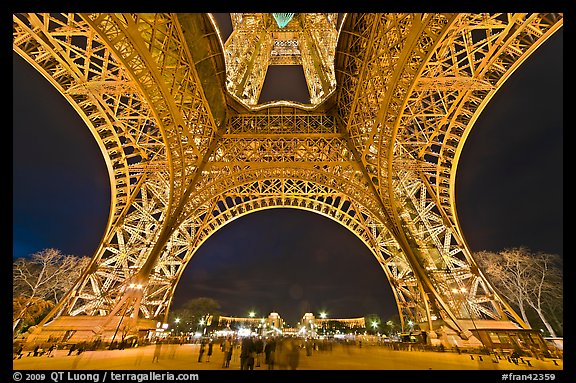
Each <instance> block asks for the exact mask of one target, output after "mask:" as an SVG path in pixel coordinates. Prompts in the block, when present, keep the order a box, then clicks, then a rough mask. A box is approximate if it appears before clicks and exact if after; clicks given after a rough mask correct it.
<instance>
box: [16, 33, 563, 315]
mask: <svg viewBox="0 0 576 383" xmlns="http://www.w3.org/2000/svg"><path fill="white" fill-rule="evenodd" d="M276 69H277V71H278V72H280V73H284V75H282V76H281V77H282V78H283V79H284V80H283V81H284V84H290V83H291V82H290V81H287V80H286V75H285V73H286V72H282V70H283V69H285V68H276ZM288 69H290V70H293V69H294V68H288ZM274 77H276V78H277V77H278V75H276V76H274ZM266 81H267V83H268V84H266V85H265V92H266V93H267V92H269V91H271V92H272V91H279V92H281V93H280V95H273V94H272V95H267V94H265V95H263V96H262V98H261V101H263V99H264V98H266V97H267V98H269V99H275V98H290V99H294V98H295V97H296V96H295V95H294V94H293V93H289V92H292V90H291V88H290V87H286V86H278V85H276V84H279V83H276V84H275V83H274V82H273V79H272V78H270V79H267V80H266ZM298 81H299V80H298ZM296 82H297V81H293V82H292V83H296ZM282 92H283V93H282ZM562 174H563V31H562V30H560V31H559V32H557V33H556V34H555V35H553V36H552V37H551V38H550V39H549V40H548V41H547V42H545V44H544V45H543V46H541V47H540V48H539V49H538V50H537V51H536V52H535V53H534V54H533V55H532V56H531V57H530V58H529V59H528V60H527V61H526V62H525V63H524V64H523V65H522V66H521V68H520V69H519V70H517V71H516V73H514V74H513V75H512V77H511V78H510V79H509V80H508V81H507V82H506V84H505V85H504V87H503V88H502V89H501V90H500V91H499V92H498V93H497V94H496V95H495V97H493V99H492V100H491V102H490V104H489V105H488V106H487V108H486V109H485V110H484V112H483V113H482V115H481V116H480V118H479V119H478V121H477V122H476V125H475V127H474V129H473V130H472V133H471V134H470V136H469V138H468V140H467V142H466V144H465V148H464V152H463V154H462V157H461V160H460V164H459V170H458V177H457V185H456V193H457V204H458V214H459V218H460V223H461V225H462V228H463V230H464V234H465V236H466V240H467V242H468V244H469V245H470V247H471V250H472V251H480V250H491V251H500V250H503V249H505V248H510V247H517V246H526V247H528V248H529V249H530V250H532V251H534V252H537V251H543V252H547V253H553V254H559V255H563V175H562ZM12 202H13V240H12V244H13V251H12V254H13V258H17V257H23V256H28V255H30V254H32V253H34V252H37V251H41V250H43V249H45V248H57V249H60V250H61V251H62V252H63V253H65V254H73V255H79V256H92V255H93V252H94V251H95V249H96V247H97V246H98V244H99V243H100V239H101V237H102V235H103V234H104V228H105V225H106V220H107V218H108V211H109V203H110V190H109V183H108V176H107V172H106V167H105V164H104V160H103V159H102V155H101V153H100V151H99V149H98V147H97V144H96V142H95V140H94V138H93V137H92V136H91V133H90V132H89V130H88V129H87V128H86V126H85V125H84V123H83V121H82V120H81V119H80V117H78V116H77V115H76V113H75V112H74V111H73V109H72V108H71V107H70V105H68V104H67V101H66V100H65V99H64V98H63V97H61V96H60V95H59V93H58V92H57V91H56V90H55V89H53V88H52V87H51V85H50V84H48V82H47V81H45V80H44V78H43V77H41V75H40V74H38V73H37V72H36V71H35V70H34V69H33V68H32V67H31V66H30V65H28V64H26V63H25V62H24V61H23V60H22V59H21V58H20V57H19V56H18V55H17V54H16V53H14V54H13V201H12ZM201 296H204V297H211V298H214V299H216V300H217V301H218V302H219V303H220V305H221V311H222V312H223V313H224V314H227V315H237V316H245V315H247V313H248V312H249V311H251V310H254V311H256V312H257V314H258V315H267V314H268V313H270V312H271V311H277V312H279V313H280V315H281V316H282V317H283V318H284V319H285V320H287V321H288V322H289V323H295V322H296V321H298V320H299V319H300V318H301V316H302V314H303V313H304V312H314V313H318V312H320V311H326V312H327V313H328V315H329V316H330V317H333V318H335V317H358V316H364V315H366V314H370V313H375V314H378V315H380V316H381V317H382V318H383V319H388V318H389V317H390V316H392V315H394V314H396V313H397V310H396V307H395V304H394V301H393V299H392V292H391V289H390V287H389V284H388V282H387V280H386V277H385V274H384V272H383V271H382V269H381V268H380V267H379V266H378V263H377V262H376V260H375V258H374V257H373V256H372V255H371V253H370V252H369V250H368V249H367V248H366V247H365V246H364V245H363V243H362V242H361V241H360V240H359V239H357V238H356V237H355V236H354V235H353V234H352V233H350V232H348V231H347V230H346V229H345V228H344V227H342V226H340V225H339V224H338V223H336V222H334V221H332V220H329V219H328V218H325V217H323V216H320V215H318V214H314V213H311V212H307V211H302V210H295V209H271V210H266V211H262V212H257V213H253V214H249V215H247V216H244V217H243V218H240V219H237V220H235V221H233V222H231V223H229V224H227V225H226V226H224V227H223V228H222V229H220V230H219V231H218V232H216V233H215V234H214V235H213V236H212V237H210V238H209V239H208V240H207V241H206V242H205V244H204V245H203V246H202V247H201V248H200V249H199V251H198V252H197V253H196V255H195V256H194V257H193V259H192V260H191V261H190V263H189V265H188V268H187V269H186V271H185V273H184V275H183V277H182V279H181V281H180V284H179V286H178V288H177V290H176V294H175V297H174V303H173V307H178V306H179V305H180V304H181V303H183V302H185V301H186V300H187V299H189V298H195V297H201Z"/></svg>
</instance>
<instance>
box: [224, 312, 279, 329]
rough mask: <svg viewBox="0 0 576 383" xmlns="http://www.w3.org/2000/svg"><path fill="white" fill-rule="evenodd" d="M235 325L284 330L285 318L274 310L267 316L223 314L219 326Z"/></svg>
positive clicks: (230, 326)
mask: <svg viewBox="0 0 576 383" xmlns="http://www.w3.org/2000/svg"><path fill="white" fill-rule="evenodd" d="M233 325H240V326H243V327H249V328H257V327H260V328H262V327H263V328H264V329H267V328H269V329H274V328H275V329H278V330H282V328H283V327H284V320H283V319H282V318H281V317H280V315H279V314H278V313H275V312H272V313H270V315H268V317H267V318H264V317H260V318H256V317H232V316H224V315H221V316H220V318H219V319H218V326H219V327H220V326H224V327H228V328H232V326H233Z"/></svg>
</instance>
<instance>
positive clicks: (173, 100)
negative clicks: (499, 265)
mask: <svg viewBox="0 0 576 383" xmlns="http://www.w3.org/2000/svg"><path fill="white" fill-rule="evenodd" d="M230 16H231V22H232V32H231V34H230V35H229V37H227V38H224V36H223V35H222V32H221V30H220V28H219V26H218V23H217V22H216V19H215V17H214V15H212V14H208V13H177V14H169V13H145V14H132V13H131V14H128V13H124V14H117V13H115V14H105V13H86V14H82V13H81V14H78V13H62V14H52V13H51V14H40V13H37V14H36V13H30V14H14V15H13V49H14V51H15V52H17V53H18V54H19V55H20V56H22V57H23V58H24V59H25V60H26V61H28V62H29V63H30V64H31V65H33V66H34V67H35V68H36V69H37V70H38V71H39V72H41V73H42V75H43V76H44V77H45V78H46V79H47V80H48V81H50V82H51V83H52V85H54V87H56V88H57V89H58V90H59V91H60V93H61V94H62V96H63V97H65V98H66V99H67V100H68V101H69V102H70V104H71V105H72V106H73V107H74V109H75V110H76V111H77V112H78V113H79V115H80V116H81V117H82V118H83V120H84V121H85V123H86V126H87V127H88V129H90V131H91V132H92V134H93V136H94V137H95V139H96V140H97V142H98V144H99V146H100V149H101V151H102V154H103V157H104V159H105V161H106V165H107V168H108V171H109V177H110V183H111V189H112V190H111V196H112V198H111V205H110V214H109V219H108V223H107V226H106V229H105V235H104V236H103V237H102V239H101V242H100V244H99V246H98V248H97V249H95V251H94V254H93V257H92V260H91V262H90V264H89V266H88V268H87V269H86V270H84V272H83V274H82V276H81V277H80V278H79V280H78V281H77V283H76V285H75V286H74V288H73V289H71V290H70V291H69V292H68V294H67V295H66V296H65V297H64V299H62V300H61V301H60V303H59V304H58V305H57V306H56V307H54V309H53V310H52V311H51V312H50V313H49V314H48V315H47V316H46V317H45V318H44V319H43V320H42V321H41V323H40V324H39V325H38V326H37V327H36V328H35V330H34V331H33V332H32V333H31V334H30V335H29V339H30V340H39V339H45V338H47V337H48V336H51V335H52V336H65V334H68V335H66V336H70V334H72V333H73V334H74V335H73V337H76V339H94V338H100V339H103V340H111V339H113V338H114V337H115V336H116V334H117V333H118V332H119V331H121V332H124V333H128V332H133V333H135V332H137V331H138V330H143V329H154V328H156V327H157V326H159V325H160V324H162V323H165V322H166V320H167V315H168V312H169V309H170V304H171V301H172V297H173V294H174V291H175V289H176V286H177V284H178V281H179V279H180V277H181V275H182V273H183V271H184V269H185V267H186V265H187V264H188V262H189V261H190V259H191V258H192V256H193V255H194V254H195V252H196V251H197V250H198V249H199V247H200V246H201V245H202V244H203V242H204V241H205V240H206V239H207V238H208V237H209V236H210V235H211V234H213V233H214V232H216V231H217V230H218V229H219V228H221V227H222V226H223V225H225V224H226V223H228V222H230V221H231V220H233V219H236V218H238V217H241V216H243V215H246V214H249V213H251V212H256V211H259V210H262V209H269V208H275V207H290V208H297V209H305V210H309V211H312V212H316V213H318V214H322V215H324V216H326V217H329V218H331V219H333V220H335V221H336V222H339V223H340V224H342V225H343V226H344V227H346V228H347V229H349V230H350V231H351V232H353V233H354V234H355V235H356V236H357V237H358V238H359V239H361V240H362V241H363V242H364V244H365V245H366V246H367V247H368V248H369V249H370V250H371V252H372V254H373V255H374V256H375V257H376V259H377V260H378V262H379V264H380V266H381V267H382V269H383V270H384V273H385V275H386V277H387V278H388V281H389V283H390V285H391V287H392V291H393V293H394V297H395V299H396V304H397V307H398V312H399V314H400V318H401V321H402V327H403V328H404V326H405V323H407V322H408V321H412V322H414V323H417V324H418V325H419V326H420V328H422V329H425V330H427V331H428V332H429V336H430V338H431V339H437V338H438V336H439V334H438V332H442V331H444V332H445V331H448V332H450V333H451V334H453V335H454V336H457V337H459V338H460V339H461V340H462V341H464V342H469V344H475V343H476V344H477V343H478V339H477V337H476V336H475V335H474V333H473V332H472V330H474V329H482V328H503V329H507V328H509V329H512V328H524V329H527V328H529V327H528V326H527V324H526V323H524V322H523V321H522V319H521V318H520V317H519V315H518V314H517V313H516V312H515V311H514V310H513V309H512V307H511V306H510V305H509V304H508V303H507V302H506V301H505V300H504V299H503V298H502V296H501V295H500V294H499V293H498V292H497V291H496V290H495V289H494V288H493V287H492V286H491V284H490V283H489V282H488V280H487V279H486V277H485V276H484V274H483V272H482V270H481V269H480V268H479V267H478V265H477V263H476V261H475V260H474V258H473V257H472V255H471V252H470V249H469V247H468V246H467V244H466V240H465V236H464V233H463V232H462V230H461V228H460V226H459V222H458V216H457V214H456V204H455V177H456V175H457V166H458V159H459V157H460V153H461V152H462V148H463V145H464V143H465V141H466V137H467V136H468V135H469V133H470V131H471V129H472V128H473V126H474V122H475V121H476V120H477V118H478V116H479V115H480V113H481V112H482V111H483V109H484V108H485V107H486V105H487V104H488V102H489V101H490V100H491V98H492V97H493V95H494V94H495V93H496V92H497V91H498V90H499V89H500V87H501V86H502V84H503V83H504V82H505V81H506V79H507V78H509V77H510V75H511V74H512V73H513V72H514V71H515V70H516V69H517V68H518V67H519V66H520V65H521V64H522V63H523V62H524V61H525V60H526V59H528V58H529V56H530V54H531V53H532V52H533V51H534V50H535V49H537V48H538V47H539V46H540V45H541V44H542V43H543V42H544V41H546V39H548V38H549V37H550V36H551V35H552V34H553V33H555V32H556V31H558V30H559V29H560V28H561V27H562V25H563V14H561V13H550V14H548V13H547V14H540V13H534V14H527V13H392V14H380V13H348V14H337V13H294V14H267V13H231V14H230ZM272 65H298V66H301V67H302V70H303V73H304V76H305V80H306V84H307V87H308V93H309V96H310V101H309V102H307V103H301V102H295V101H290V100H278V101H269V102H265V103H260V102H259V98H260V93H261V91H262V87H263V84H264V82H265V79H266V73H267V70H268V68H269V67H270V66H272Z"/></svg>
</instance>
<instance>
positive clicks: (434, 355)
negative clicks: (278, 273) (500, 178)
mask: <svg viewBox="0 0 576 383" xmlns="http://www.w3.org/2000/svg"><path fill="white" fill-rule="evenodd" d="M154 351H155V346H153V345H151V346H143V347H136V348H130V349H124V350H101V351H85V352H83V353H82V354H80V355H76V353H74V354H72V355H70V356H68V351H67V350H57V351H56V352H55V353H54V356H53V357H48V356H45V355H44V356H37V357H33V356H26V355H25V356H23V357H22V358H21V359H15V360H14V361H13V369H14V370H193V371H197V370H223V368H222V361H223V355H224V354H223V352H222V351H221V350H220V348H219V347H214V351H213V354H212V356H211V357H210V360H209V361H208V360H207V359H206V357H204V361H203V362H201V363H199V362H198V354H199V345H198V344H183V345H178V344H165V345H163V346H162V349H161V352H160V357H159V360H158V361H157V362H154V363H153V358H154ZM239 355H240V351H239V349H238V350H234V353H233V356H232V361H231V363H230V367H229V368H228V369H227V370H240V359H239ZM275 367H276V368H275V369H279V366H275ZM267 369H268V366H267V365H266V364H265V363H264V361H262V362H261V363H260V367H255V370H267ZM297 369H298V370H529V371H542V370H551V371H552V370H562V369H563V361H562V360H560V359H544V360H538V359H536V358H523V359H522V360H521V361H520V362H519V363H518V365H516V364H514V363H511V362H509V361H508V360H507V359H506V358H502V359H495V358H493V357H492V356H487V355H482V356H480V355H478V354H468V353H462V354H458V353H454V352H432V351H396V350H391V349H389V348H386V347H379V346H365V347H362V348H359V347H358V346H343V345H337V346H335V347H334V348H333V349H332V351H314V352H313V353H312V355H310V356H307V355H306V352H305V351H304V350H302V351H301V352H300V354H299V362H298V366H297Z"/></svg>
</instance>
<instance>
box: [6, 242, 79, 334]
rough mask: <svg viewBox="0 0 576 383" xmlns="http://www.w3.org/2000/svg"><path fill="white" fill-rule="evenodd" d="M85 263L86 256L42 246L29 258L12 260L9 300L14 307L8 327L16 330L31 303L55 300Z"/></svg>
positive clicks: (64, 291) (71, 283)
mask: <svg viewBox="0 0 576 383" xmlns="http://www.w3.org/2000/svg"><path fill="white" fill-rule="evenodd" d="M88 262H89V259H88V258H87V257H76V256H73V255H63V254H62V253H61V252H60V250H57V249H44V250H42V251H39V252H37V253H34V254H32V256H31V257H30V258H18V259H17V260H16V261H14V262H13V265H12V271H13V301H14V308H16V307H18V309H15V310H14V313H13V323H12V330H13V331H15V330H16V328H17V327H18V325H19V324H20V322H21V321H22V319H23V318H25V317H27V315H28V314H27V312H28V311H29V310H31V308H32V306H34V305H35V304H38V303H39V302H44V301H51V302H53V303H54V304H55V303H58V301H59V300H60V299H61V298H62V297H63V296H64V294H65V293H66V292H68V290H69V289H70V288H71V287H72V286H73V284H74V283H75V282H76V280H77V279H78V278H79V276H80V274H81V273H82V272H83V271H84V268H86V266H87V265H88ZM43 304H44V303H43ZM34 310H35V309H34ZM34 310H33V311H34Z"/></svg>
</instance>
